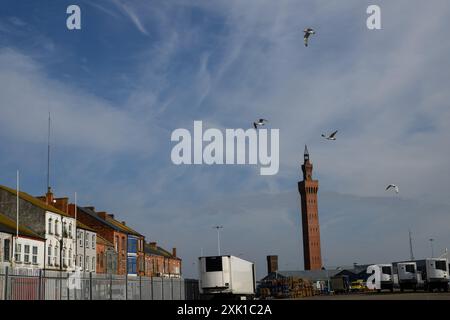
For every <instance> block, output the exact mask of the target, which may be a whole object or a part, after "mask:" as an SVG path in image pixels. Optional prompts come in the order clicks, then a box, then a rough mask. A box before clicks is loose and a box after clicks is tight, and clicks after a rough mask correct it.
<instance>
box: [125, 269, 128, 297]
mask: <svg viewBox="0 0 450 320" xmlns="http://www.w3.org/2000/svg"><path fill="white" fill-rule="evenodd" d="M125 300H128V273H126V274H125Z"/></svg>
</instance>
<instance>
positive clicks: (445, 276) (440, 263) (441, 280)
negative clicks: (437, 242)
mask: <svg viewBox="0 0 450 320" xmlns="http://www.w3.org/2000/svg"><path fill="white" fill-rule="evenodd" d="M416 263H417V269H418V271H419V272H420V273H421V275H422V279H423V280H424V286H425V289H426V290H428V291H433V290H434V289H438V290H444V291H446V292H447V291H448V287H449V283H448V282H449V269H448V261H447V259H445V258H429V259H424V260H418V261H416Z"/></svg>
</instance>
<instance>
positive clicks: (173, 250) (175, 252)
mask: <svg viewBox="0 0 450 320" xmlns="http://www.w3.org/2000/svg"><path fill="white" fill-rule="evenodd" d="M172 255H173V256H174V257H175V258H176V257H177V248H172Z"/></svg>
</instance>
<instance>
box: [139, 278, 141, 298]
mask: <svg viewBox="0 0 450 320" xmlns="http://www.w3.org/2000/svg"><path fill="white" fill-rule="evenodd" d="M139 300H142V276H139Z"/></svg>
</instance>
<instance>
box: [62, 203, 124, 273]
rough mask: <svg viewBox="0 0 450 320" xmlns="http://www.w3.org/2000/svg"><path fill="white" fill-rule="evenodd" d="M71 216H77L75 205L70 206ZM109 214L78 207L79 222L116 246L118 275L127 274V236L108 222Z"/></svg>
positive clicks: (92, 208)
mask: <svg viewBox="0 0 450 320" xmlns="http://www.w3.org/2000/svg"><path fill="white" fill-rule="evenodd" d="M69 214H70V215H71V216H74V215H75V205H74V204H69ZM108 216H109V215H108V213H106V212H96V211H95V208H94V207H80V206H77V220H78V221H80V222H81V223H83V224H84V225H86V226H88V227H90V228H92V229H93V230H95V232H96V233H97V236H101V237H102V238H104V239H105V240H107V241H108V242H110V243H112V244H113V246H114V251H115V252H116V257H117V263H116V266H117V274H119V275H125V274H126V273H127V234H126V233H125V232H124V231H123V230H122V229H121V228H119V227H118V226H116V225H114V224H112V223H111V222H109V221H107V217H108Z"/></svg>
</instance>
